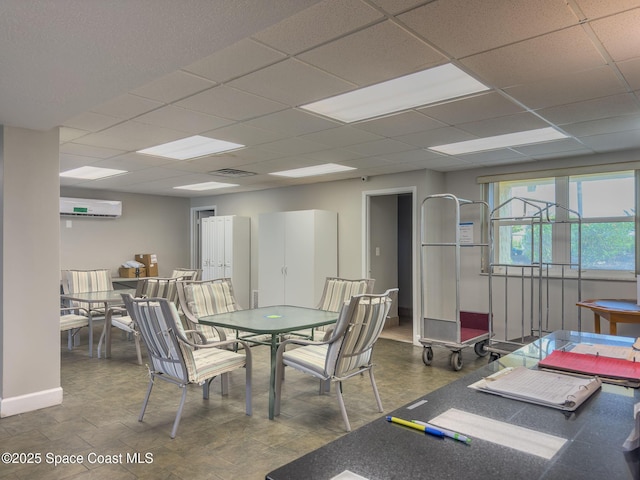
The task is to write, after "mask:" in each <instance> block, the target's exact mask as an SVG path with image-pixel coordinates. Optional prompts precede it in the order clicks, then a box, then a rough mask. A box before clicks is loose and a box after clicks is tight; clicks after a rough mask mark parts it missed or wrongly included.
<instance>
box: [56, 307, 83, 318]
mask: <svg viewBox="0 0 640 480" xmlns="http://www.w3.org/2000/svg"><path fill="white" fill-rule="evenodd" d="M80 310H82V311H83V312H85V313H84V315H85V316H87V317H88V316H89V310H87V309H86V308H82V307H63V308H61V309H60V313H62V312H79V311H80ZM78 315H81V314H80V313H78Z"/></svg>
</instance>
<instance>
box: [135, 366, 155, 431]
mask: <svg viewBox="0 0 640 480" xmlns="http://www.w3.org/2000/svg"><path fill="white" fill-rule="evenodd" d="M152 388H153V374H151V378H150V379H149V387H148V388H147V394H146V395H145V397H144V402H142V410H141V411H140V416H139V417H138V421H139V422H141V421H142V417H144V412H145V410H146V409H147V403H149V397H150V396H151V389H152Z"/></svg>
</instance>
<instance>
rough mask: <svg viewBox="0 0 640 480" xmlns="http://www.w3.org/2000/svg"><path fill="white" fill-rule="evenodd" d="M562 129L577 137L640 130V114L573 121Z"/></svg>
mask: <svg viewBox="0 0 640 480" xmlns="http://www.w3.org/2000/svg"><path fill="white" fill-rule="evenodd" d="M562 129H563V130H564V131H565V132H567V133H569V134H571V135H573V136H576V137H585V136H588V135H599V134H602V133H614V132H624V131H628V130H636V131H637V130H640V115H625V116H622V117H613V118H602V119H599V120H590V121H588V122H579V123H571V124H568V125H564V126H563V127H562Z"/></svg>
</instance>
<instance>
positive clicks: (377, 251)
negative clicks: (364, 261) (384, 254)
mask: <svg viewBox="0 0 640 480" xmlns="http://www.w3.org/2000/svg"><path fill="white" fill-rule="evenodd" d="M379 256H380V247H376V257H379Z"/></svg>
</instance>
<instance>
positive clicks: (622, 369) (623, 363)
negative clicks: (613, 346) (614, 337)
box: [538, 350, 640, 388]
mask: <svg viewBox="0 0 640 480" xmlns="http://www.w3.org/2000/svg"><path fill="white" fill-rule="evenodd" d="M538 367H539V368H544V369H546V370H559V371H563V372H570V373H579V374H583V375H597V376H598V377H600V378H601V379H602V381H603V382H605V383H613V384H615V385H624V386H627V387H633V388H638V387H640V362H635V361H629V360H625V359H622V358H611V357H605V356H603V355H590V354H586V353H575V352H566V351H563V350H554V351H553V352H551V354H549V355H548V356H547V357H546V358H544V359H543V360H541V361H540V362H539V363H538Z"/></svg>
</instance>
